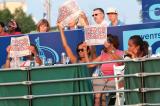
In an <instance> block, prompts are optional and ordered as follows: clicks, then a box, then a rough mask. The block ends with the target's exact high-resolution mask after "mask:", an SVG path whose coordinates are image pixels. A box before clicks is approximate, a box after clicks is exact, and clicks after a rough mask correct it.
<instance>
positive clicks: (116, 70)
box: [113, 65, 125, 106]
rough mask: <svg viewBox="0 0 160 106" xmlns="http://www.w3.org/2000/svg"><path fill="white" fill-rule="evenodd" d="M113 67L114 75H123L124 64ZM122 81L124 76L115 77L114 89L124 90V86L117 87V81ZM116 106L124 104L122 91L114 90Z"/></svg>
mask: <svg viewBox="0 0 160 106" xmlns="http://www.w3.org/2000/svg"><path fill="white" fill-rule="evenodd" d="M113 69H114V75H115V76H117V75H124V69H125V65H121V66H116V65H114V66H113ZM123 81H124V78H122V77H121V78H115V87H116V90H119V89H121V90H124V86H121V87H119V83H122V82H123ZM115 105H116V106H122V105H124V93H119V92H116V102H115Z"/></svg>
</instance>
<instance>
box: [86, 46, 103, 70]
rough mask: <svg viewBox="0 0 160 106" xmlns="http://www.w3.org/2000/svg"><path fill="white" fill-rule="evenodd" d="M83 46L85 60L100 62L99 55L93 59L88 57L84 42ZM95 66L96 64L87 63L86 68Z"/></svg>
mask: <svg viewBox="0 0 160 106" xmlns="http://www.w3.org/2000/svg"><path fill="white" fill-rule="evenodd" d="M84 45H85V46H84V52H85V59H86V62H88V63H89V62H100V61H101V57H100V56H98V57H97V58H95V59H92V60H91V59H90V58H89V56H88V53H87V45H86V44H84ZM95 66H97V65H96V64H89V65H88V68H92V67H95Z"/></svg>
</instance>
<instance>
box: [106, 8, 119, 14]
mask: <svg viewBox="0 0 160 106" xmlns="http://www.w3.org/2000/svg"><path fill="white" fill-rule="evenodd" d="M109 13H116V14H118V11H117V9H116V8H108V9H107V14H109Z"/></svg>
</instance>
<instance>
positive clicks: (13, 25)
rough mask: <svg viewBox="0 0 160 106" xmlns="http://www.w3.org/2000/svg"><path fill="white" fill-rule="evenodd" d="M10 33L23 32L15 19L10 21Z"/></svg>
mask: <svg viewBox="0 0 160 106" xmlns="http://www.w3.org/2000/svg"><path fill="white" fill-rule="evenodd" d="M8 33H9V35H18V34H21V29H20V28H19V25H18V24H17V23H16V21H15V20H13V19H12V20H10V21H9V22H8Z"/></svg>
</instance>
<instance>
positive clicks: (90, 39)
mask: <svg viewBox="0 0 160 106" xmlns="http://www.w3.org/2000/svg"><path fill="white" fill-rule="evenodd" d="M106 39H107V28H106V27H97V26H88V27H86V28H85V42H86V43H87V44H88V45H103V44H104V42H105V41H106Z"/></svg>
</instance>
